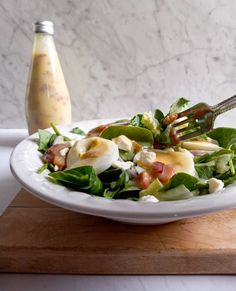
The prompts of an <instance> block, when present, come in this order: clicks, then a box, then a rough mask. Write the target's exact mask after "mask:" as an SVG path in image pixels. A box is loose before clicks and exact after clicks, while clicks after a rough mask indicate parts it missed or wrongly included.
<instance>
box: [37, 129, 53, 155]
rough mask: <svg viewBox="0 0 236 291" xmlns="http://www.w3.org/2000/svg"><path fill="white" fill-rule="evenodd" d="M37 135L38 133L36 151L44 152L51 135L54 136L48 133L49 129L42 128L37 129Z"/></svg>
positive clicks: (48, 145) (49, 144)
mask: <svg viewBox="0 0 236 291" xmlns="http://www.w3.org/2000/svg"><path fill="white" fill-rule="evenodd" d="M38 135H39V142H38V143H39V147H38V151H40V152H41V153H45V152H46V150H47V149H48V148H49V147H50V146H51V144H52V137H53V138H54V137H55V136H54V135H53V134H52V133H50V132H49V131H47V130H43V129H39V130H38Z"/></svg>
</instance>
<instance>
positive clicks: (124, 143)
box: [112, 135, 133, 152]
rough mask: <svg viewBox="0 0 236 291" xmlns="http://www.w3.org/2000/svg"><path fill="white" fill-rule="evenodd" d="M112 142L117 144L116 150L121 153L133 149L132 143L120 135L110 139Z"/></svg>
mask: <svg viewBox="0 0 236 291" xmlns="http://www.w3.org/2000/svg"><path fill="white" fill-rule="evenodd" d="M112 141H113V142H114V143H115V144H117V146H118V148H119V149H120V150H123V151H127V152H128V151H131V150H132V148H133V143H132V141H131V140H130V139H129V138H128V137H126V136H125V135H120V136H118V137H115V138H113V139H112Z"/></svg>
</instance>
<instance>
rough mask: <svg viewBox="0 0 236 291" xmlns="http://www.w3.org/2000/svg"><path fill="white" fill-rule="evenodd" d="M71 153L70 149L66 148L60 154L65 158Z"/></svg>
mask: <svg viewBox="0 0 236 291" xmlns="http://www.w3.org/2000/svg"><path fill="white" fill-rule="evenodd" d="M68 151H69V148H64V149H62V150H60V154H61V155H62V156H63V157H64V156H65V155H66V154H67V153H68Z"/></svg>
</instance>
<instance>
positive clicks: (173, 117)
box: [162, 113, 178, 125]
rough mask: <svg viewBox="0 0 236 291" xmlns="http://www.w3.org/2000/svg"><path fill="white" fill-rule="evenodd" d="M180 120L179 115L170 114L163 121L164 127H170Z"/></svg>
mask: <svg viewBox="0 0 236 291" xmlns="http://www.w3.org/2000/svg"><path fill="white" fill-rule="evenodd" d="M177 118H178V113H170V114H168V115H167V116H166V117H165V118H164V119H163V121H162V123H163V124H164V125H169V124H171V123H172V122H174V121H175V120H176V119H177Z"/></svg>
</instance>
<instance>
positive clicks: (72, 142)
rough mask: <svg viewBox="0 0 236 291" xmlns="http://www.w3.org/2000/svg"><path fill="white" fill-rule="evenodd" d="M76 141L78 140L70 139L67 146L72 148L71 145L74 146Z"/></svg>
mask: <svg viewBox="0 0 236 291" xmlns="http://www.w3.org/2000/svg"><path fill="white" fill-rule="evenodd" d="M76 141H78V139H72V140H70V141H69V142H68V144H69V146H71V147H73V145H74V144H75V142H76Z"/></svg>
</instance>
